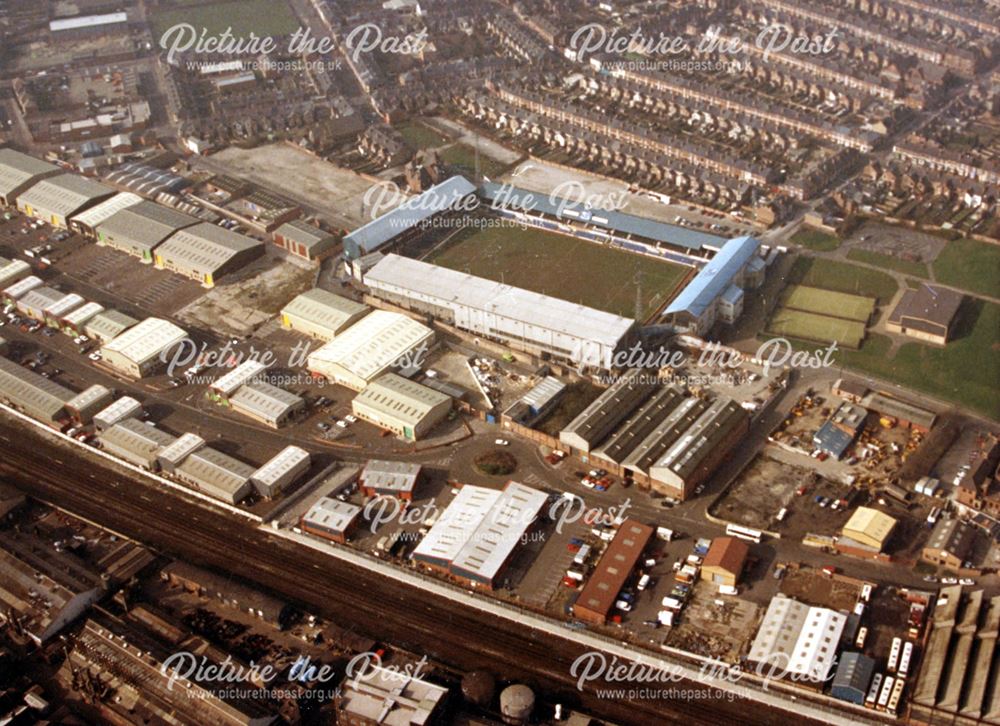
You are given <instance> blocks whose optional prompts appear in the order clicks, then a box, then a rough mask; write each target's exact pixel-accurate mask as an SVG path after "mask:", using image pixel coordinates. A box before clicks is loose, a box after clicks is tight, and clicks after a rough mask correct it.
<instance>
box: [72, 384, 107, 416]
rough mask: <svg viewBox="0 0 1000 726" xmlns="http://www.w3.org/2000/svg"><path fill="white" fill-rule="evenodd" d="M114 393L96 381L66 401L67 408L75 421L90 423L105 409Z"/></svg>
mask: <svg viewBox="0 0 1000 726" xmlns="http://www.w3.org/2000/svg"><path fill="white" fill-rule="evenodd" d="M112 400H114V395H112V393H111V391H109V390H108V389H107V388H105V387H104V386H102V385H100V384H98V383H95V384H94V385H92V386H90V387H89V388H87V389H86V390H85V391H83V392H82V393H78V394H77V395H75V396H73V398H71V399H70V400H69V401H67V402H66V410H67V411H68V412H69V415H70V416H71V417H72V418H73V420H74V421H76V422H78V423H81V424H89V423H90V422H91V421H93V419H94V416H96V415H97V414H98V413H100V412H101V411H103V410H104V409H105V408H107V407H108V405H109V404H110V403H111V401H112Z"/></svg>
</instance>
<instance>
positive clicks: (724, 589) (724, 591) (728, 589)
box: [719, 585, 740, 595]
mask: <svg viewBox="0 0 1000 726" xmlns="http://www.w3.org/2000/svg"><path fill="white" fill-rule="evenodd" d="M719 594H720V595H739V594H740V591H739V590H737V589H736V588H735V587H733V586H732V585H719Z"/></svg>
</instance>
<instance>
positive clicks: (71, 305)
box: [45, 293, 84, 330]
mask: <svg viewBox="0 0 1000 726" xmlns="http://www.w3.org/2000/svg"><path fill="white" fill-rule="evenodd" d="M83 304H84V299H83V298H82V297H81V296H80V295H77V294H76V293H70V294H69V295H65V296H64V297H63V298H62V299H61V300H58V301H56V302H54V303H52V304H51V305H49V306H48V307H47V308H45V323H46V324H47V325H48V326H49V327H50V328H54V329H55V330H62V324H63V319H64V318H65V317H66V316H67V315H69V314H70V313H72V312H73V311H74V310H77V309H78V308H81V307H83Z"/></svg>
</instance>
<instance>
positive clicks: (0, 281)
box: [0, 257, 31, 290]
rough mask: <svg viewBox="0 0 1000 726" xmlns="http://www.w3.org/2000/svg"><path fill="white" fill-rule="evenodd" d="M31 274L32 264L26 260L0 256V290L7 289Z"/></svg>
mask: <svg viewBox="0 0 1000 726" xmlns="http://www.w3.org/2000/svg"><path fill="white" fill-rule="evenodd" d="M30 274H31V265H29V264H28V263H27V262H25V261H24V260H8V259H5V258H3V257H0V290H5V289H7V288H8V287H10V286H11V285H13V284H14V283H15V282H18V281H20V280H23V279H24V278H26V277H27V276H28V275H30Z"/></svg>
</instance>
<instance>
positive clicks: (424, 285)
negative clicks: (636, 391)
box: [364, 254, 636, 369]
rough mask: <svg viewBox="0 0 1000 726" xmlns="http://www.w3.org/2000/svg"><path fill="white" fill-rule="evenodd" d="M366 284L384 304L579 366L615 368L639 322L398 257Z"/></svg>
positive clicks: (376, 270)
mask: <svg viewBox="0 0 1000 726" xmlns="http://www.w3.org/2000/svg"><path fill="white" fill-rule="evenodd" d="M364 282H365V284H366V285H367V286H368V288H369V289H370V290H371V292H372V294H373V295H375V296H376V297H378V298H380V299H382V300H385V301H386V302H389V303H392V304H394V305H398V306H400V307H402V308H405V309H407V310H413V311H417V312H420V313H423V314H425V315H431V316H433V317H435V318H437V319H439V320H442V321H443V322H445V323H447V324H449V325H453V326H455V327H457V328H460V329H461V330H465V331H467V332H469V333H473V334H475V335H479V336H484V337H487V338H491V339H493V340H498V341H500V342H501V343H503V344H505V345H508V346H510V347H511V348H517V349H519V350H524V351H528V352H530V353H533V354H538V355H548V356H552V357H554V358H556V359H558V360H563V361H567V362H569V363H571V364H573V365H576V366H581V367H583V366H589V367H593V368H600V369H607V368H610V367H612V366H613V362H614V357H615V353H617V352H619V351H621V350H623V349H624V348H625V347H626V345H627V344H628V343H629V342H630V340H631V337H632V334H633V331H634V329H635V327H636V324H635V321H634V320H631V319H629V318H623V317H621V316H619V315H613V314H611V313H606V312H603V311H601V310H595V309H593V308H588V307H586V306H584V305H578V304H576V303H571V302H567V301H565V300H560V299H558V298H554V297H549V296H547V295H541V294H539V293H536V292H531V291H529V290H523V289H521V288H517V287H513V286H511V285H505V284H503V283H500V282H493V281H491V280H487V279H485V278H482V277H475V276H474V275H467V274H465V273H463V272H456V271H455V270H449V269H447V268H445V267H438V266H437V265H431V264H429V263H426V262H421V261H419V260H411V259H409V258H407V257H401V256H399V255H392V254H390V255H386V256H385V258H384V259H382V261H380V262H379V263H378V264H377V265H375V267H373V268H372V269H371V270H369V271H368V273H367V274H366V275H365V278H364Z"/></svg>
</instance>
